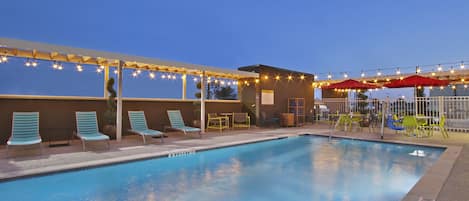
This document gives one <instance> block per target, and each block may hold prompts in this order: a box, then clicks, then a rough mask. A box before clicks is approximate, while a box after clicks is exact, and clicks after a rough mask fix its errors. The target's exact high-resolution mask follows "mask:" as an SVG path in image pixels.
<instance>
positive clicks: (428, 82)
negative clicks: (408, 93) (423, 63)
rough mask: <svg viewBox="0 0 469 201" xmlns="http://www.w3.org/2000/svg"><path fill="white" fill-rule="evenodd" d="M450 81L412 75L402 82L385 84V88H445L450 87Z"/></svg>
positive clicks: (395, 81)
mask: <svg viewBox="0 0 469 201" xmlns="http://www.w3.org/2000/svg"><path fill="white" fill-rule="evenodd" d="M448 84H449V81H448V80H439V79H434V78H429V77H423V76H420V75H412V76H409V77H406V78H404V79H402V80H394V81H392V82H390V83H388V84H385V85H384V86H385V87H388V88H404V87H417V86H422V87H425V86H445V85H448Z"/></svg>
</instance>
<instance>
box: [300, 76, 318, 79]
mask: <svg viewBox="0 0 469 201" xmlns="http://www.w3.org/2000/svg"><path fill="white" fill-rule="evenodd" d="M303 78H304V76H303ZM318 78H319V76H318V75H314V79H315V80H317V79H318Z"/></svg>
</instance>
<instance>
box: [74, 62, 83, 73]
mask: <svg viewBox="0 0 469 201" xmlns="http://www.w3.org/2000/svg"><path fill="white" fill-rule="evenodd" d="M76 68H77V71H78V72H82V71H83V66H81V64H77V65H76Z"/></svg>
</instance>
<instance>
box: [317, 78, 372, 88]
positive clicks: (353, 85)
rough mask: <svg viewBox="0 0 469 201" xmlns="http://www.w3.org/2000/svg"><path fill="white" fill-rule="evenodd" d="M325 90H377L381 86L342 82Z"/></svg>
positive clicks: (353, 81)
mask: <svg viewBox="0 0 469 201" xmlns="http://www.w3.org/2000/svg"><path fill="white" fill-rule="evenodd" d="M322 88H323V89H376V88H379V86H376V85H373V84H366V83H362V82H359V81H356V80H352V79H349V80H345V81H342V82H337V83H334V84H331V85H329V86H324V87H322Z"/></svg>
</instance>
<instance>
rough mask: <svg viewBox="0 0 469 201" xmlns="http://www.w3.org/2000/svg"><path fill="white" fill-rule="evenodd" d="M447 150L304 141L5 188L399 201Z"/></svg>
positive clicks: (40, 196)
mask: <svg viewBox="0 0 469 201" xmlns="http://www.w3.org/2000/svg"><path fill="white" fill-rule="evenodd" d="M443 151H444V150H443V149H438V148H429V147H419V146H408V145H398V144H386V143H375V142H366V141H358V140H348V139H334V140H333V141H332V142H328V139H327V138H324V137H312V136H302V137H295V138H288V139H281V140H272V141H267V142H260V143H255V144H248V145H241V146H235V147H229V148H222V149H216V150H210V151H203V152H198V153H196V154H192V155H187V156H180V157H172V158H159V159H151V160H144V161H137V162H131V163H124V164H117V165H112V166H104V167H99V168H92V169H86V170H81V171H72V172H66V173H58V174H52V175H46V176H40V177H32V178H25V179H19V180H13V181H7V182H2V183H0V196H1V200H3V201H15V200H20V201H29V200H36V201H38V200H60V201H65V200H67V201H69V200H89V201H94V200H96V201H98V200H99V201H100V200H103V201H104V200H106V201H112V200H116V201H117V200H119V201H120V200H148V201H150V200H170V201H173V200H190V201H198V200H246V201H247V200H259V201H263V200H265V201H275V200H282V201H284V200H292V201H294V200H319V201H336V200H347V201H348V200H350V201H366V200H370V201H376V200H380V201H387V200H389V201H396V200H400V199H401V198H403V197H404V196H405V194H406V193H407V192H408V191H409V190H410V189H411V188H412V186H413V185H414V184H415V183H416V182H417V181H418V179H419V178H420V177H421V176H422V175H423V174H424V172H425V170H427V169H428V168H429V167H430V166H431V165H432V164H433V163H434V162H435V161H436V160H437V159H438V157H439V156H440V154H441V153H442V152H443Z"/></svg>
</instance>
